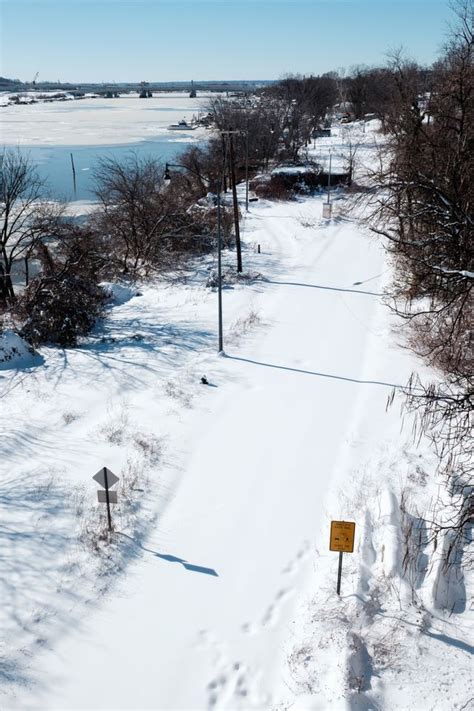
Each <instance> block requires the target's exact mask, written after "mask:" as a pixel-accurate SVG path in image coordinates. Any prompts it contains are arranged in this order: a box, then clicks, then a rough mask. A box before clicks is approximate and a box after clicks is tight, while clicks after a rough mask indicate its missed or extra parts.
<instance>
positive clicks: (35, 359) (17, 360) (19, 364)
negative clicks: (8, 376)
mask: <svg viewBox="0 0 474 711" xmlns="http://www.w3.org/2000/svg"><path fill="white" fill-rule="evenodd" d="M42 363H43V358H42V357H41V356H40V355H39V354H38V353H36V351H35V350H34V349H33V348H32V347H31V346H30V345H29V344H28V343H27V342H26V341H25V340H23V338H21V336H19V335H18V334H17V333H15V332H14V331H10V330H8V331H4V332H3V333H2V334H0V370H8V369H10V368H32V367H34V366H37V365H41V364H42Z"/></svg>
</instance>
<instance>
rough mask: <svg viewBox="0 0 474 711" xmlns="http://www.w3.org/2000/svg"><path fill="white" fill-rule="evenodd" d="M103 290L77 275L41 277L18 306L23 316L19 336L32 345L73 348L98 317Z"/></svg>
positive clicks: (104, 296)
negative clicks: (56, 345)
mask: <svg viewBox="0 0 474 711" xmlns="http://www.w3.org/2000/svg"><path fill="white" fill-rule="evenodd" d="M105 301H106V295H105V293H104V291H103V289H102V288H101V287H100V286H98V285H97V284H94V283H91V282H90V281H89V280H88V279H85V278H83V277H80V276H78V275H73V274H69V275H62V276H59V277H56V276H54V275H53V276H41V277H38V278H37V279H35V280H34V281H33V282H31V284H30V286H29V287H28V288H27V289H26V290H25V292H24V294H23V295H22V297H21V298H20V299H19V302H18V309H17V313H19V314H22V315H23V316H24V322H23V326H22V328H21V335H22V336H23V337H24V338H26V340H27V341H29V342H30V343H32V344H33V345H39V344H41V343H57V344H58V345H60V346H75V345H76V344H77V339H78V337H79V336H82V335H85V334H86V333H88V332H89V331H90V330H91V328H92V327H93V325H94V323H95V322H96V320H97V319H98V318H99V317H100V315H101V314H102V308H103V305H104V303H105Z"/></svg>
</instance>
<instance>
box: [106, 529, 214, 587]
mask: <svg viewBox="0 0 474 711" xmlns="http://www.w3.org/2000/svg"><path fill="white" fill-rule="evenodd" d="M115 533H116V534H118V535H120V536H124V537H125V538H128V540H129V541H132V543H134V544H135V545H136V546H138V547H139V548H141V550H142V551H145V552H146V553H151V554H152V555H154V556H155V557H156V558H160V559H161V560H166V561H167V562H168V563H181V565H182V566H183V568H185V569H186V570H189V571H190V572H192V573H201V574H202V575H210V576H212V577H214V578H218V577H219V574H218V573H217V571H216V570H214V568H206V567H205V566H203V565H195V564H194V563H189V562H188V561H187V560H186V559H185V558H178V557H177V556H175V555H171V554H170V553H158V551H153V550H151V548H146V547H145V546H142V545H141V543H139V542H138V541H136V540H135V539H134V538H132V537H131V536H129V535H128V534H126V533H122V531H115Z"/></svg>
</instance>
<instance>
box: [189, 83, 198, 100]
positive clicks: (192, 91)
mask: <svg viewBox="0 0 474 711" xmlns="http://www.w3.org/2000/svg"><path fill="white" fill-rule="evenodd" d="M189 98H190V99H195V98H196V89H195V88H194V81H193V80H192V79H191V91H190V92H189Z"/></svg>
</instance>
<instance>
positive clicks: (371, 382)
mask: <svg viewBox="0 0 474 711" xmlns="http://www.w3.org/2000/svg"><path fill="white" fill-rule="evenodd" d="M225 357H226V358H229V360H239V361H241V362H242V363H251V364H252V365H260V366H263V367H264V368H275V369H276V370H286V371H288V372H290V373H301V374H302V375H314V376H317V377H319V378H330V379H331V380H342V381H345V382H347V383H357V384H358V385H383V386H384V387H387V388H399V389H403V388H404V387H405V386H404V385H400V384H398V383H386V382H384V381H383V380H360V379H358V378H350V377H349V376H345V375H333V374H332V373H320V372H318V371H316V370H303V369H301V368H291V367H290V366H288V365H276V364H275V363H262V362H261V361H258V360H251V359H250V358H240V357H239V356H232V355H228V354H225Z"/></svg>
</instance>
